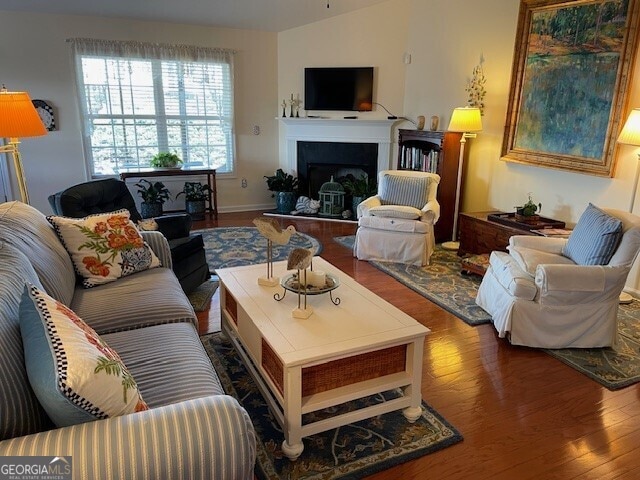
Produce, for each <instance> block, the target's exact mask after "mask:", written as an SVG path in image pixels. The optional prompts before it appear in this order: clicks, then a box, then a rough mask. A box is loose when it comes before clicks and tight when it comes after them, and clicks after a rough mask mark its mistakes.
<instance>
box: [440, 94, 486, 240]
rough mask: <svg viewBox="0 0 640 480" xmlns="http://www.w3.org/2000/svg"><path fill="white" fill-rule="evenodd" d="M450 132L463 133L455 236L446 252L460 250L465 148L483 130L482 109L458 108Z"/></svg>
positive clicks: (454, 225) (452, 118)
mask: <svg viewBox="0 0 640 480" xmlns="http://www.w3.org/2000/svg"><path fill="white" fill-rule="evenodd" d="M447 130H448V131H449V132H461V133H462V136H461V137H460V156H459V158H458V180H457V183H456V203H455V210H454V214H453V234H452V238H451V241H450V242H444V243H443V244H442V248H444V249H445V250H458V248H459V247H460V242H458V241H457V240H458V215H459V213H460V187H461V185H462V165H463V162H464V146H465V144H466V143H467V138H475V137H476V133H475V132H479V131H481V130H482V119H481V118H480V109H479V108H477V107H458V108H455V109H454V110H453V114H452V115H451V121H450V122H449V128H448V129H447Z"/></svg>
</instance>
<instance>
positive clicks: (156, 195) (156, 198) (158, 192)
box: [135, 179, 169, 218]
mask: <svg viewBox="0 0 640 480" xmlns="http://www.w3.org/2000/svg"><path fill="white" fill-rule="evenodd" d="M135 186H136V187H138V195H140V197H141V198H142V204H141V205H140V207H141V208H140V210H141V211H140V213H141V215H142V218H153V217H159V216H160V215H162V205H163V204H164V202H166V201H167V200H169V189H167V187H165V186H164V183H162V182H150V181H149V180H145V179H142V180H140V181H139V182H138V183H136V184H135Z"/></svg>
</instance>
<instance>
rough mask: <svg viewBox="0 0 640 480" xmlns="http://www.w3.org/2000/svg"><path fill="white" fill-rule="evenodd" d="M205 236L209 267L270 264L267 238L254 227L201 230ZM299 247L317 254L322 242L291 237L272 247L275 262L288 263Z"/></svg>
mask: <svg viewBox="0 0 640 480" xmlns="http://www.w3.org/2000/svg"><path fill="white" fill-rule="evenodd" d="M194 233H200V234H202V238H203V240H204V248H205V252H206V255H207V262H208V263H209V268H210V269H211V271H212V272H214V271H215V270H216V269H217V268H226V267H240V266H244V265H255V264H256V263H265V262H266V261H267V239H266V238H264V237H263V236H262V235H260V233H259V232H258V229H257V228H255V227H218V228H207V229H205V230H198V231H197V232H194ZM297 247H302V248H313V249H314V250H315V251H316V255H318V254H319V253H320V252H321V251H322V245H321V244H320V242H319V241H318V240H317V239H316V238H314V237H312V236H311V235H307V234H305V233H297V234H295V235H292V236H291V240H290V241H289V243H288V244H287V245H273V261H274V262H275V261H278V260H286V259H287V257H288V256H289V252H290V251H291V250H292V249H294V248H297Z"/></svg>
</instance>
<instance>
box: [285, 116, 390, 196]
mask: <svg viewBox="0 0 640 480" xmlns="http://www.w3.org/2000/svg"><path fill="white" fill-rule="evenodd" d="M396 121H397V120H387V119H370V120H369V119H366V120H365V119H341V118H333V119H331V118H281V119H280V122H281V124H282V125H284V127H285V130H284V132H283V133H284V137H283V139H282V140H283V141H284V143H282V144H281V148H282V149H283V151H284V152H285V155H284V158H283V159H282V161H281V163H280V166H281V167H282V168H283V169H284V170H285V171H289V172H292V173H293V174H294V175H297V176H298V177H300V176H304V177H305V179H304V182H303V183H305V184H306V183H307V182H308V181H309V180H308V179H309V178H311V183H312V184H313V186H312V187H309V186H306V187H303V189H301V191H300V194H301V195H305V196H309V195H308V194H307V193H305V192H310V191H311V190H310V189H315V190H314V191H315V192H317V190H318V189H319V188H320V185H322V183H324V182H326V181H328V180H329V179H330V178H331V174H329V176H328V177H326V179H322V180H314V179H313V177H314V176H316V174H317V175H320V173H319V172H320V170H324V171H326V172H333V174H334V177H335V176H336V171H337V172H339V175H337V176H340V175H343V174H346V173H352V174H353V175H354V176H355V177H356V178H359V177H360V176H361V175H362V174H363V173H366V174H368V175H370V176H371V175H373V176H376V175H377V173H378V172H380V171H382V170H387V169H389V168H390V166H391V127H392V125H393V123H394V122H396ZM305 144H308V147H309V148H307V146H305ZM349 144H353V147H351V146H349ZM325 148H328V149H330V150H335V151H333V152H326V151H324V150H325ZM352 148H353V150H352ZM308 150H309V152H308ZM314 150H318V151H321V152H314ZM356 150H362V151H361V152H356ZM301 151H302V154H303V156H305V157H306V154H307V153H311V154H315V153H318V155H317V157H320V158H319V159H313V160H312V161H311V168H309V166H308V165H307V166H304V168H301V166H300V165H299V164H298V161H299V159H298V157H299V154H300V153H301ZM364 157H366V161H365V160H363V158H364ZM307 163H309V162H307ZM365 163H366V165H367V166H366V167H365V166H364V164H365ZM303 170H304V171H303ZM318 182H319V185H318ZM311 196H313V197H314V198H317V194H316V195H315V196H314V195H311Z"/></svg>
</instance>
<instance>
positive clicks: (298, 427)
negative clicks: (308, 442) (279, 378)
mask: <svg viewBox="0 0 640 480" xmlns="http://www.w3.org/2000/svg"><path fill="white" fill-rule="evenodd" d="M284 376H285V378H284V405H283V409H284V441H283V442H282V452H283V453H284V454H285V455H286V456H287V458H289V460H296V459H297V458H298V457H299V456H300V454H302V451H303V450H304V443H302V368H301V367H294V368H289V369H285V371H284Z"/></svg>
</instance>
